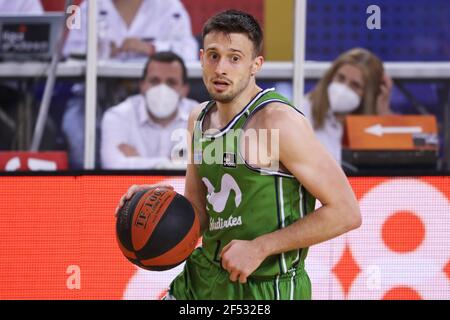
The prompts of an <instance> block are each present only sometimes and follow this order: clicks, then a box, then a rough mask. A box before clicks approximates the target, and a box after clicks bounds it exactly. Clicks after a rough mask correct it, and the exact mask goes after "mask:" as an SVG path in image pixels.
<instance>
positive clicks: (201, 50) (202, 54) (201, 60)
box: [200, 49, 205, 68]
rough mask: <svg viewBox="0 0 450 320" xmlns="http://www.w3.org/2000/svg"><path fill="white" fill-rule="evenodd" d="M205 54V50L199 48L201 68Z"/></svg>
mask: <svg viewBox="0 0 450 320" xmlns="http://www.w3.org/2000/svg"><path fill="white" fill-rule="evenodd" d="M204 55H205V51H203V49H200V65H201V66H202V68H203V57H204Z"/></svg>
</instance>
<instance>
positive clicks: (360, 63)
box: [301, 48, 392, 163]
mask: <svg viewBox="0 0 450 320" xmlns="http://www.w3.org/2000/svg"><path fill="white" fill-rule="evenodd" d="M391 89H392V80H391V78H390V77H389V76H388V75H387V74H385V73H384V70H383V64H382V62H381V61H380V59H379V58H378V57H377V56H375V55H374V54H373V53H371V52H370V51H368V50H365V49H362V48H355V49H352V50H349V51H346V52H344V53H343V54H341V55H340V56H339V57H338V58H337V59H336V60H335V61H334V62H333V63H332V65H331V67H330V68H329V69H328V71H327V72H326V73H325V75H324V76H323V77H322V79H320V80H319V82H318V83H317V85H316V86H315V88H314V89H313V90H312V91H311V92H310V93H308V94H307V95H306V97H305V99H303V100H304V101H303V103H302V105H301V108H302V109H301V111H302V112H303V113H304V114H305V116H306V117H307V118H308V119H309V120H310V121H311V123H312V125H313V127H314V131H315V133H316V136H317V138H318V139H319V140H320V141H321V142H322V144H323V145H324V146H325V147H326V148H327V149H328V151H329V152H330V153H331V155H333V156H334V158H335V159H336V160H337V161H338V162H339V163H341V151H342V136H343V122H344V119H345V116H346V115H348V114H372V115H385V114H390V113H391V110H390V106H389V102H390V95H391Z"/></svg>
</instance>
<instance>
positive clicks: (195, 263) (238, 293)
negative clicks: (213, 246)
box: [166, 248, 311, 300]
mask: <svg viewBox="0 0 450 320" xmlns="http://www.w3.org/2000/svg"><path fill="white" fill-rule="evenodd" d="M166 299H169V300H170V299H177V300H309V299H311V282H310V279H309V277H308V275H307V273H306V271H305V269H304V267H303V264H302V265H301V267H298V269H297V270H292V271H289V272H287V273H285V274H282V275H278V276H273V277H258V278H256V277H249V278H247V283H244V284H241V283H239V281H236V282H231V281H230V279H229V274H228V272H227V271H226V270H224V269H222V268H219V267H217V266H216V265H215V264H213V263H212V262H211V261H210V260H209V259H208V258H207V257H206V256H205V254H204V253H203V249H202V248H197V249H196V250H195V251H194V252H193V253H192V254H191V256H190V257H189V258H188V260H187V261H186V264H185V267H184V269H183V271H182V272H181V273H180V274H179V275H178V276H177V277H176V278H175V279H174V280H173V282H172V283H171V285H170V290H169V292H168V295H167V296H166Z"/></svg>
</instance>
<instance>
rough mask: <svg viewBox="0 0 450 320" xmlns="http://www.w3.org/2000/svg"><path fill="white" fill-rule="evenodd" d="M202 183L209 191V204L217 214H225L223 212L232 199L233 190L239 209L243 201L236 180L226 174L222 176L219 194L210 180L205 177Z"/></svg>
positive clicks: (235, 203) (235, 202) (207, 197)
mask: <svg viewBox="0 0 450 320" xmlns="http://www.w3.org/2000/svg"><path fill="white" fill-rule="evenodd" d="M202 181H203V183H204V184H205V186H206V188H207V190H208V195H207V196H206V199H207V200H208V202H209V204H210V205H211V206H212V207H213V209H214V211H215V212H217V213H221V212H223V210H225V205H226V204H227V201H228V198H229V197H230V193H231V190H233V191H234V193H235V197H234V205H235V206H236V208H237V207H239V205H240V204H241V200H242V192H241V189H240V188H239V186H238V184H237V182H236V180H234V178H233V177H232V176H231V175H229V174H228V173H225V174H224V175H223V176H222V180H221V183H220V190H219V192H215V191H216V190H215V189H214V186H213V185H212V183H211V182H210V181H209V180H208V178H206V177H203V178H202Z"/></svg>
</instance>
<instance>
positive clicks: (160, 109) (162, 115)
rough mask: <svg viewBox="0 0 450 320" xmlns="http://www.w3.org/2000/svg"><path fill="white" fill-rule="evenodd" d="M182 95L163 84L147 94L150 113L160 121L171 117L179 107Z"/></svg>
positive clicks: (146, 99) (149, 90) (146, 98)
mask: <svg viewBox="0 0 450 320" xmlns="http://www.w3.org/2000/svg"><path fill="white" fill-rule="evenodd" d="M179 100H180V95H179V94H178V92H176V91H175V90H173V89H172V88H170V87H169V86H168V85H166V84H164V83H162V84H159V85H157V86H155V87H152V88H150V89H148V90H147V91H146V92H145V101H146V102H147V109H148V111H149V112H150V113H151V114H152V115H153V116H154V117H155V118H158V119H166V118H168V117H169V116H171V115H172V114H173V113H174V112H175V110H176V109H177V107H178V102H179Z"/></svg>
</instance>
